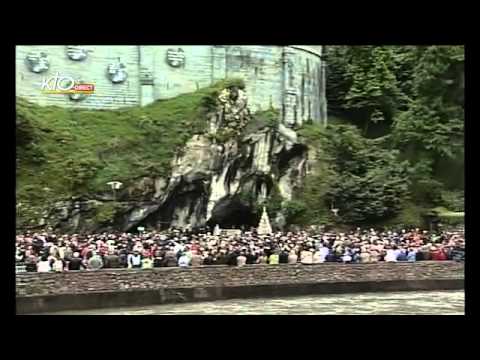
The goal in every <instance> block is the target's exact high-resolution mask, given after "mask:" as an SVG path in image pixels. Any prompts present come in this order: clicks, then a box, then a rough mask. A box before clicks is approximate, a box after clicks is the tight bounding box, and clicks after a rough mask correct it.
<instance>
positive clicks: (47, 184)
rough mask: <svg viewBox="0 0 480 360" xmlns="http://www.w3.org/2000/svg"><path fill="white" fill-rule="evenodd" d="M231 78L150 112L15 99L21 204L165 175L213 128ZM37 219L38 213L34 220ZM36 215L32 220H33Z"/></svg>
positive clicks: (158, 103)
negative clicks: (193, 140) (211, 119)
mask: <svg viewBox="0 0 480 360" xmlns="http://www.w3.org/2000/svg"><path fill="white" fill-rule="evenodd" d="M232 83H235V84H237V85H240V86H243V84H242V82H241V80H238V79H229V80H224V81H221V82H219V83H217V84H215V85H213V86H210V87H207V88H203V89H200V90H198V91H196V92H194V93H190V94H184V95H180V96H177V97H175V98H173V99H169V100H158V101H156V102H154V103H152V104H150V105H148V106H145V107H131V108H124V109H118V110H79V109H68V108H60V107H56V106H45V107H43V106H39V105H36V104H33V103H30V102H28V101H27V100H25V99H23V98H17V104H16V108H17V190H16V195H17V203H18V202H23V203H24V204H25V203H26V204H30V205H33V206H36V205H38V206H40V207H44V206H45V205H48V204H50V203H52V202H53V201H57V200H59V199H65V198H68V197H70V196H73V195H82V194H87V193H97V192H102V191H109V187H108V186H107V185H106V183H107V182H109V181H114V180H115V181H121V182H123V183H124V186H128V185H129V184H130V183H131V182H132V181H133V180H135V179H138V178H140V177H142V176H147V175H148V176H166V175H167V174H168V172H169V170H170V162H171V160H172V158H173V156H174V154H175V152H176V151H177V150H178V149H179V148H181V147H182V146H183V145H184V144H185V142H186V141H187V140H188V139H189V138H190V137H191V136H192V135H193V134H196V133H202V132H204V131H205V129H206V128H207V126H208V119H207V117H206V116H205V115H206V114H207V113H208V112H209V111H211V110H212V109H214V107H215V104H216V97H217V96H218V93H219V91H220V90H221V89H223V88H224V87H225V86H228V85H229V84H232ZM34 214H35V215H38V213H34ZM34 214H28V215H29V216H32V215H34Z"/></svg>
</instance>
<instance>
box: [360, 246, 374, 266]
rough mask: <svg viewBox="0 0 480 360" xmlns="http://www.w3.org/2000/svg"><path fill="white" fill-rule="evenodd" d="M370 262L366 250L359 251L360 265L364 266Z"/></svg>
mask: <svg viewBox="0 0 480 360" xmlns="http://www.w3.org/2000/svg"><path fill="white" fill-rule="evenodd" d="M370 261H371V257H370V253H369V252H368V251H367V249H362V250H361V251H360V263H362V264H366V263H369V262H370Z"/></svg>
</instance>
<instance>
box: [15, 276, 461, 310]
mask: <svg viewBox="0 0 480 360" xmlns="http://www.w3.org/2000/svg"><path fill="white" fill-rule="evenodd" d="M463 288H464V280H463V279H450V280H448V279H440V280H433V279H430V280H395V281H381V282H377V281H367V282H336V283H313V284H312V283H301V284H269V285H250V286H232V287H206V288H174V289H160V290H159V289H151V290H132V291H120V292H119V291H111V292H93V293H89V294H62V295H47V296H30V297H17V303H16V308H17V314H35V313H37V314H40V313H45V312H54V311H62V310H86V309H93V308H97V309H98V308H109V307H124V306H145V305H157V304H171V303H186V302H199V301H214V300H226V299H238V298H268V297H289V296H290V297H292V296H305V295H314V294H341V293H356V292H384V291H418V290H461V289H463Z"/></svg>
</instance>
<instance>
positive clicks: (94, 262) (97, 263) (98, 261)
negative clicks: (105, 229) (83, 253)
mask: <svg viewBox="0 0 480 360" xmlns="http://www.w3.org/2000/svg"><path fill="white" fill-rule="evenodd" d="M87 264H88V266H87V268H88V269H90V270H99V269H101V268H102V267H103V260H102V257H101V256H100V255H99V254H97V253H96V252H95V251H94V252H93V253H92V257H91V258H90V259H88V262H87Z"/></svg>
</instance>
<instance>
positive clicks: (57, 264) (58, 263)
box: [53, 255, 65, 272]
mask: <svg viewBox="0 0 480 360" xmlns="http://www.w3.org/2000/svg"><path fill="white" fill-rule="evenodd" d="M64 267H65V264H64V263H63V260H62V259H61V258H60V255H57V257H56V258H55V261H54V262H53V270H54V271H55V272H63V269H64Z"/></svg>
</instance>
